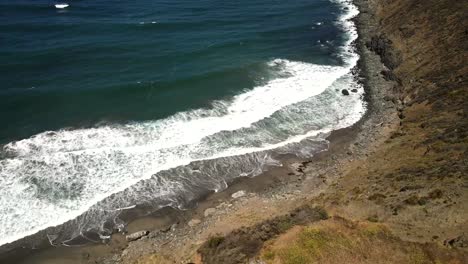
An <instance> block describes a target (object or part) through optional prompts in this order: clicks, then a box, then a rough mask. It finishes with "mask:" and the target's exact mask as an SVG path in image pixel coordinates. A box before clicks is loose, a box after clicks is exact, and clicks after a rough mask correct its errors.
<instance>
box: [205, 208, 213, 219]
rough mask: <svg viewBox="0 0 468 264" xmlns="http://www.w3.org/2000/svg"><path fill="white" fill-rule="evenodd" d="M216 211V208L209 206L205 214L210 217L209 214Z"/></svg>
mask: <svg viewBox="0 0 468 264" xmlns="http://www.w3.org/2000/svg"><path fill="white" fill-rule="evenodd" d="M215 212H216V209H214V208H208V209H206V210H205V213H204V215H205V217H208V216H210V215H212V214H214V213H215Z"/></svg>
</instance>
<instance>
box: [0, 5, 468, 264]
mask: <svg viewBox="0 0 468 264" xmlns="http://www.w3.org/2000/svg"><path fill="white" fill-rule="evenodd" d="M353 2H354V3H355V4H356V5H357V6H358V7H359V10H360V14H359V15H358V16H357V17H356V18H354V21H355V23H356V25H357V29H358V34H359V37H358V39H357V41H356V42H355V43H354V47H355V48H356V50H357V52H358V54H359V55H360V60H359V62H358V66H357V67H356V68H355V70H354V72H355V78H358V79H359V81H360V82H361V83H362V84H363V86H364V88H365V99H366V102H367V112H366V114H365V116H364V117H363V118H362V119H361V120H360V121H359V122H357V123H355V124H354V125H353V126H351V127H348V128H344V129H340V130H337V131H333V132H332V133H331V134H330V135H329V136H328V137H327V140H328V141H329V146H328V149H327V150H326V151H323V152H320V153H317V154H316V155H314V157H313V158H310V159H300V158H297V157H293V156H283V157H281V159H280V160H281V163H282V166H281V167H271V168H269V169H268V170H267V171H266V172H264V173H262V174H260V175H258V176H256V177H253V178H238V179H236V180H235V181H234V182H232V183H230V185H229V187H228V188H227V189H225V190H223V191H221V192H218V193H206V195H204V196H203V197H202V198H201V199H199V200H197V201H194V203H193V206H192V207H191V208H189V209H187V210H178V209H173V208H163V209H162V210H159V211H157V212H156V213H154V214H153V215H149V216H146V217H139V218H137V219H133V220H132V221H130V223H129V225H128V233H126V234H118V233H116V234H113V235H112V238H111V239H110V241H108V242H107V243H106V244H90V245H86V246H81V247H63V246H58V247H51V246H49V245H47V244H48V243H47V242H45V243H43V244H42V246H41V247H40V248H38V249H23V248H21V242H20V243H18V244H15V246H14V249H13V250H9V251H8V252H5V253H2V255H0V262H2V263H37V264H39V263H41V264H42V263H44V264H45V263H142V264H143V263H270V262H269V261H270V260H271V261H279V262H271V263H284V262H281V261H284V259H282V258H283V257H284V256H285V255H281V254H276V255H275V254H273V255H271V254H270V253H271V252H272V251H275V250H277V252H283V251H281V250H286V249H285V246H284V244H287V243H289V242H290V241H293V240H294V237H295V236H297V234H298V232H301V230H303V229H302V228H304V227H306V226H312V227H314V228H318V229H320V228H325V229H326V230H328V231H329V232H330V234H335V233H333V232H334V231H336V230H339V231H342V233H340V234H347V235H350V236H354V235H355V232H358V233H359V232H361V229H365V230H367V231H368V230H370V229H369V227H375V226H378V228H382V230H385V232H383V231H382V232H383V233H385V235H382V237H384V238H381V236H380V233H379V232H380V231H375V229H373V230H374V231H375V232H377V233H378V234H379V235H378V236H377V237H378V239H380V240H378V241H377V242H376V243H375V245H376V248H377V250H379V249H380V248H386V247H388V248H392V249H394V250H395V251H394V252H390V251H381V252H373V251H369V255H368V256H362V254H364V253H363V250H362V249H361V250H357V249H356V248H354V251H353V250H344V251H346V252H351V253H346V254H349V255H346V254H345V255H340V254H337V255H338V256H341V257H342V258H343V259H349V257H353V258H354V257H355V258H354V260H355V263H372V261H373V260H376V259H380V260H382V256H384V257H385V256H390V255H391V257H389V258H388V260H387V261H383V260H382V262H379V263H404V262H405V261H407V260H408V259H413V257H414V256H413V255H411V254H413V251H414V252H417V256H418V258H419V260H420V261H421V262H418V261H419V260H418V261H415V262H413V263H440V262H436V261H442V263H464V262H466V261H468V253H467V248H468V246H467V245H468V238H467V237H466V235H467V234H468V223H467V219H468V208H467V204H468V191H467V186H468V177H467V176H468V175H467V173H466V169H467V168H468V167H467V163H466V158H467V156H466V155H467V141H466V137H467V131H466V128H467V126H466V124H467V118H466V101H464V100H466V99H467V96H468V95H467V90H466V88H467V80H466V73H467V66H466V63H465V64H464V63H463V58H465V59H466V55H467V50H466V42H464V43H465V46H463V45H464V44H463V41H466V40H467V35H466V32H464V31H463V30H462V29H461V28H462V26H460V23H461V24H463V23H465V22H466V19H464V20H463V21H459V20H460V15H461V14H460V12H461V13H463V10H465V11H466V10H467V9H466V5H464V4H463V3H457V4H456V6H452V3H451V1H440V2H438V3H435V2H437V1H425V2H420V1H419V3H409V2H410V1H394V2H392V3H390V1H364V0H355V1H353ZM424 8H427V10H428V11H427V12H428V15H422V14H421V13H422V11H421V10H422V9H424ZM440 10H442V11H443V12H442V11H441V12H442V14H440V16H435V15H434V14H436V13H437V12H439V11H440ZM403 12H407V14H406V15H403ZM447 14H451V15H452V16H451V19H445V18H446V17H449V16H446V15H447ZM413 18H414V19H415V20H417V19H419V20H418V22H419V23H416V22H414V23H413V22H410V21H411V19H413ZM465 24H466V23H465ZM418 25H419V28H416V29H415V28H412V27H418ZM435 25H437V26H435ZM447 27H452V28H453V30H452V31H453V32H455V33H453V32H448V30H447ZM465 31H466V30H465ZM437 34H439V35H440V36H439V35H437ZM463 34H464V35H463ZM444 38H446V39H447V38H449V39H450V41H447V42H445V41H443V39H444ZM417 43H421V45H419V46H416V44H417ZM427 43H429V44H427ZM460 57H461V58H460ZM442 58H445V59H447V61H444V59H442ZM458 58H460V59H458ZM436 61H437V62H436ZM465 62H466V60H465ZM430 63H434V64H436V65H430ZM464 74H465V75H464ZM431 76H432V77H431ZM416 77H417V78H418V79H416V80H415V79H414V78H416ZM431 78H432V79H431ZM427 87H429V88H427ZM441 87H447V89H451V90H450V91H451V92H448V91H447V90H442V89H443V88H441ZM440 98H442V99H443V100H445V101H443V102H441V101H438V99H440ZM440 117H444V118H445V119H444V120H441V119H440ZM441 131H443V132H441ZM284 222H287V223H288V226H287V228H284V230H283V229H282V228H279V229H278V228H276V227H278V226H280V225H281V224H282V223H284ZM366 228H367V229H366ZM348 229H349V230H351V231H349V230H348ZM278 230H280V231H278ZM330 230H331V231H330ZM343 230H345V231H343ZM378 230H380V229H378ZM139 231H146V232H145V235H143V236H142V237H141V238H139V239H136V240H135V241H131V242H128V241H126V237H125V236H126V235H128V234H132V233H135V232H139ZM332 231H333V232H332ZM367 231H366V232H367ZM374 231H373V232H374ZM364 233H365V232H364ZM295 234H296V235H295ZM327 234H328V233H327ZM366 234H367V233H366ZM359 235H362V233H359ZM331 236H332V235H331ZM355 238H356V237H352V239H355ZM360 238H361V239H362V240H365V241H367V240H366V239H369V241H371V242H372V241H374V240H372V239H376V238H368V237H364V238H363V237H360ZM332 240H333V236H332V238H331V239H330V240H328V241H332ZM288 241H289V242H288ZM291 243H292V242H291ZM369 243H370V242H369ZM379 243H382V244H379ZM331 245H333V244H331ZM339 245H340V246H341V247H343V244H339ZM382 245H383V246H382ZM367 246H369V245H367ZM269 252H270V253H269ZM323 252H324V253H323V254H324V256H327V255H326V254H330V252H329V251H326V250H325V249H324V251H323ZM352 252H354V253H352ZM382 252H383V253H382ZM395 252H396V253H395ZM401 252H403V253H401ZM267 253H268V254H267ZM335 253H336V252H335ZM353 254H354V255H353ZM360 254H361V255H360ZM386 254H387V255H386ZM317 256H320V254H318V255H317ZM317 256H315V257H317ZM307 257H311V258H312V257H314V256H309V255H308V256H307ZM367 258H369V259H370V261H371V262H366V261H368V260H365V259H367ZM343 259H341V261H342V260H343ZM380 260H379V261H380ZM249 261H250V262H249ZM254 261H258V262H254ZM261 261H266V262H261ZM317 261H320V258H319V257H317ZM334 261H335V262H334ZM339 261H340V259H338V260H337V259H334V258H331V260H330V263H340V262H339ZM398 261H400V262H398ZM401 261H403V262H401ZM374 263H377V262H374Z"/></svg>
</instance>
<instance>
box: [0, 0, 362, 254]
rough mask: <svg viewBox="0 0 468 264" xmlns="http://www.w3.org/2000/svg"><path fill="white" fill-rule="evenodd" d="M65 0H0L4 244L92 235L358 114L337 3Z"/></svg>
mask: <svg viewBox="0 0 468 264" xmlns="http://www.w3.org/2000/svg"><path fill="white" fill-rule="evenodd" d="M66 2H67V3H68V4H69V5H70V6H69V7H68V8H65V9H57V8H55V6H54V4H55V3H56V2H54V1H45V0H14V1H13V0H11V1H8V0H1V1H0V223H2V224H1V225H0V245H2V244H5V243H8V242H12V241H15V240H17V239H20V238H22V237H25V236H27V235H31V234H34V233H36V232H38V231H40V230H44V229H46V228H48V227H51V228H48V229H46V230H45V231H44V232H40V233H38V236H40V237H41V238H44V237H46V235H47V238H49V240H50V241H51V243H65V244H67V245H69V244H77V243H81V242H76V239H77V238H81V240H83V239H84V240H88V238H89V236H87V235H86V234H88V233H93V234H94V236H93V237H94V238H95V239H94V240H93V239H91V240H93V241H95V240H96V239H97V240H99V236H97V238H96V234H99V235H101V238H102V237H106V236H108V235H110V233H111V232H112V230H114V228H118V229H125V224H126V221H127V220H128V219H127V218H125V217H124V216H123V215H122V214H125V212H129V211H128V210H134V209H135V212H136V211H138V215H145V214H150V213H152V212H154V211H155V210H158V209H159V208H161V207H164V206H171V207H175V208H185V207H187V206H188V205H189V204H191V203H192V202H193V201H194V200H196V199H198V198H200V197H201V196H202V195H203V194H206V193H207V192H209V191H220V190H222V189H224V188H226V187H227V185H228V184H229V183H230V182H232V181H233V180H234V179H236V178H238V177H240V176H248V177H253V176H256V175H258V174H259V173H261V172H262V171H264V170H265V169H266V168H267V167H268V166H277V165H280V161H279V160H278V159H277V157H278V156H279V155H281V154H295V155H298V156H300V157H310V156H312V155H313V154H314V153H316V152H318V151H322V150H325V149H326V148H327V146H328V142H327V141H326V137H327V135H328V133H329V132H331V131H333V130H336V129H339V128H343V127H346V126H349V125H351V124H353V123H354V122H356V121H357V120H359V119H360V117H361V116H362V114H363V112H364V111H365V104H364V103H363V100H362V94H363V89H362V88H361V87H360V86H359V85H358V84H357V82H356V80H355V78H354V77H353V76H352V74H351V69H352V68H353V67H354V66H355V65H356V62H357V60H358V56H357V55H356V54H355V52H354V50H353V48H352V45H351V42H352V41H353V40H354V39H355V38H356V32H355V30H354V26H353V23H352V22H351V21H349V19H350V18H351V17H352V16H353V15H355V14H356V13H357V9H356V8H355V7H354V6H352V5H350V4H349V3H348V2H347V1H345V0H330V1H329V0H288V1H279V0H256V1H247V0H236V1H221V0H199V1H193V0H190V1H189V0H134V1H123V0H120V1H119V0H113V1H110V0H93V1H90V0H67V1H66ZM352 88H356V89H357V90H356V91H357V92H352V93H351V94H350V95H349V96H343V95H342V93H341V90H342V89H352ZM135 212H133V211H132V213H131V214H132V215H135V214H136V213H135ZM67 221H68V222H67ZM65 222H66V223H65ZM52 226H55V227H52ZM78 240H80V239H78Z"/></svg>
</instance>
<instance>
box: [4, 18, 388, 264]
mask: <svg viewBox="0 0 468 264" xmlns="http://www.w3.org/2000/svg"><path fill="white" fill-rule="evenodd" d="M360 14H361V13H360ZM353 20H354V21H356V20H357V18H354V19H353ZM356 26H357V25H356ZM358 31H359V28H358ZM361 38H362V37H361V33H359V34H358V39H357V40H356V41H355V42H356V43H354V44H353V45H352V46H353V47H354V48H356V51H357V53H358V54H359V55H360V59H359V61H358V65H356V66H355V68H358V69H359V70H358V71H357V73H354V76H355V78H359V79H361V81H362V82H363V87H364V89H365V101H366V103H367V111H366V113H365V114H364V116H363V117H362V118H361V119H360V120H359V121H358V122H357V123H355V124H353V125H352V126H350V127H347V128H342V129H338V130H334V131H332V132H331V133H330V135H329V136H328V137H327V140H328V141H329V142H330V144H329V148H328V149H327V150H326V151H323V152H319V153H317V154H315V155H314V157H313V158H312V159H300V158H286V159H282V160H281V162H282V163H283V165H284V166H283V167H279V168H276V167H273V168H270V169H269V170H268V171H266V172H264V173H262V174H260V175H258V176H255V177H252V178H249V177H240V178H237V179H236V180H235V181H234V182H233V183H231V184H230V185H229V186H228V188H227V189H225V190H223V191H221V192H219V193H211V194H207V195H204V196H203V197H201V198H200V199H198V200H197V201H195V203H196V204H197V205H196V206H195V207H194V208H190V209H188V210H185V211H180V210H176V209H172V208H163V209H160V210H158V211H157V212H155V213H154V215H153V216H148V217H140V218H137V219H134V220H132V221H131V222H129V223H128V233H132V232H137V231H141V230H152V231H150V234H149V236H148V237H149V238H150V239H151V237H153V238H155V237H154V236H157V235H158V234H161V233H163V235H162V236H171V235H172V234H173V233H180V232H181V230H184V229H186V228H187V225H188V222H189V221H190V220H191V219H192V220H193V219H197V220H199V219H202V223H201V224H200V225H205V224H206V223H203V222H209V221H210V220H211V219H209V218H210V216H208V217H205V216H204V215H205V213H204V212H205V210H206V209H210V208H220V205H223V204H226V203H227V204H231V205H232V204H234V203H236V201H235V200H240V201H241V202H244V201H243V200H244V199H257V198H258V197H259V196H261V197H268V198H267V199H272V200H275V199H277V196H278V195H280V196H283V195H284V194H285V193H286V194H288V195H292V196H294V198H291V201H292V200H303V199H306V198H310V197H311V196H310V195H306V196H304V195H302V194H299V192H297V191H298V190H296V189H298V188H306V189H307V190H308V191H311V192H314V193H316V194H318V193H319V191H320V190H322V189H323V188H324V187H325V186H326V185H327V184H330V182H331V181H332V180H331V179H330V178H323V177H319V178H316V177H313V176H312V175H308V173H304V172H303V170H306V169H307V168H309V169H310V168H311V167H314V169H320V170H321V171H322V174H325V173H323V171H327V173H329V168H330V167H331V168H332V169H333V170H335V171H336V170H338V168H337V166H338V165H340V164H341V163H342V162H341V160H346V159H347V158H348V156H349V155H350V154H349V150H347V149H348V147H349V146H351V145H352V144H351V143H354V142H355V140H356V138H357V137H359V136H360V135H361V134H362V133H370V134H373V132H370V131H364V132H363V131H362V130H366V129H369V130H370V129H373V127H372V126H370V127H369V125H368V124H367V123H369V122H370V123H372V124H375V122H374V121H372V120H371V119H374V118H375V113H374V112H373V111H374V110H375V109H379V110H380V108H379V107H380V106H378V105H377V104H376V103H375V102H376V101H377V100H379V101H381V99H383V97H378V98H374V97H373V96H372V94H374V92H375V91H372V89H371V88H369V84H367V81H368V80H367V78H366V77H365V76H364V75H366V74H365V73H364V70H363V68H362V67H363V65H360V64H362V63H363V61H364V60H363V58H362V54H361V51H360V50H359V49H360V45H359V44H358V42H360V39H361ZM379 96H380V95H379ZM384 110H385V109H384ZM365 124H367V125H366V126H365ZM379 124H380V123H379ZM364 138H366V137H365V136H364ZM364 144H365V143H364ZM366 147H367V146H365V145H361V144H360V145H358V147H355V148H354V149H357V150H354V151H353V153H354V152H360V151H361V150H360V149H366ZM353 155H354V154H353ZM337 156H340V157H337ZM330 161H331V162H332V164H330V163H329V162H330ZM311 176H312V177H311ZM316 176H317V175H316ZM304 181H307V183H304ZM293 189H295V190H293ZM237 191H244V192H245V193H246V196H245V197H242V198H240V199H233V198H232V197H231V195H232V194H233V193H236V192H237ZM221 210H224V209H221ZM167 215H169V217H168V216H167ZM206 218H208V219H206ZM174 225H176V226H177V227H175V226H174ZM207 225H209V223H208V224H207ZM161 230H162V231H161ZM41 232H42V231H41ZM36 235H37V234H35V235H32V236H36ZM21 240H23V239H20V240H18V241H21ZM18 241H15V242H13V243H12V244H16V243H18ZM139 241H141V240H138V241H135V242H139ZM19 243H20V244H21V242H19ZM44 243H46V244H48V242H47V241H44ZM133 243H134V242H130V243H127V242H126V241H125V236H123V235H121V234H119V233H115V234H113V235H112V239H111V241H110V242H109V243H108V244H107V245H100V244H90V245H85V246H81V247H76V248H70V247H52V246H50V245H46V246H44V248H41V249H39V250H34V249H29V250H28V249H24V248H23V249H20V250H19V251H17V250H18V247H16V249H15V250H13V251H9V252H6V253H5V254H3V256H0V260H2V259H3V260H8V261H16V262H18V261H19V262H22V261H25V262H28V263H29V262H30V261H33V259H34V263H36V262H37V263H42V262H41V261H46V262H47V261H50V258H51V256H53V258H57V257H58V258H59V259H60V257H63V258H64V259H67V261H77V263H78V262H79V261H81V259H82V258H83V256H85V258H86V260H87V261H89V262H92V261H96V260H101V261H102V260H112V259H115V257H112V256H113V255H114V256H115V254H119V253H120V254H121V253H122V250H124V248H128V247H129V246H132V244H133ZM42 245H44V244H42ZM23 250H25V251H26V252H27V255H28V256H27V257H24V255H25V252H24V251H23ZM14 251H16V252H14ZM89 252H92V253H93V254H91V253H89ZM70 263H74V262H70Z"/></svg>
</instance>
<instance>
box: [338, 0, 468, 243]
mask: <svg viewBox="0 0 468 264" xmlns="http://www.w3.org/2000/svg"><path fill="white" fill-rule="evenodd" d="M356 2H357V4H358V5H359V6H360V7H361V11H362V12H363V13H364V14H363V15H361V16H368V17H370V19H371V20H374V24H375V28H373V29H372V30H371V35H369V36H363V37H364V38H367V39H366V40H364V41H365V42H366V46H367V48H368V49H369V50H371V51H373V52H375V53H377V54H378V55H379V56H380V57H381V60H382V62H383V63H384V64H385V65H386V66H387V69H386V70H384V71H382V72H381V74H382V75H383V76H384V78H386V79H387V80H391V81H394V84H393V88H392V95H391V96H390V97H389V98H387V101H392V102H393V104H394V105H395V107H396V108H397V110H398V116H399V118H400V122H399V124H398V125H397V126H395V128H394V129H393V132H391V134H390V137H389V138H388V139H387V140H386V141H385V143H383V144H381V145H379V146H378V147H377V149H376V151H375V153H373V154H372V156H370V157H369V158H368V159H367V160H366V161H365V162H363V163H362V164H361V165H360V166H359V167H358V168H356V169H354V170H351V172H349V173H348V174H347V175H345V177H344V178H343V179H342V183H341V185H343V186H344V187H342V188H343V189H344V191H345V192H346V193H347V194H348V195H349V196H346V197H340V196H339V195H330V199H331V200H333V203H334V204H339V206H337V207H338V208H339V209H338V210H339V211H340V212H341V213H343V214H345V215H349V216H350V217H362V216H363V215H364V213H363V211H366V210H367V211H368V212H372V214H374V216H373V218H374V217H375V218H376V219H380V220H381V221H384V222H386V223H388V224H389V225H391V226H393V228H394V229H393V231H394V232H395V233H397V234H399V235H400V236H401V237H402V238H405V239H409V240H416V241H421V242H422V241H424V242H427V241H436V242H440V243H445V244H453V243H454V242H453V241H455V240H457V239H458V240H457V241H459V240H463V241H465V243H466V242H468V239H467V238H466V237H464V235H463V234H464V233H466V234H468V222H467V219H468V205H467V204H468V155H467V154H468V137H467V135H468V118H467V110H468V81H467V76H468V64H467V62H468V30H467V28H468V19H467V18H466V14H468V2H466V1H451V0H413V1H408V0H386V1H377V0H369V1H356ZM361 20H362V19H361ZM359 23H363V22H362V21H360V22H359ZM343 189H341V190H340V191H343ZM337 192H338V190H337ZM366 208H368V209H366ZM369 208H371V209H369Z"/></svg>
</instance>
